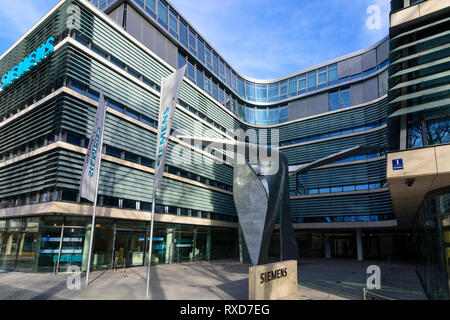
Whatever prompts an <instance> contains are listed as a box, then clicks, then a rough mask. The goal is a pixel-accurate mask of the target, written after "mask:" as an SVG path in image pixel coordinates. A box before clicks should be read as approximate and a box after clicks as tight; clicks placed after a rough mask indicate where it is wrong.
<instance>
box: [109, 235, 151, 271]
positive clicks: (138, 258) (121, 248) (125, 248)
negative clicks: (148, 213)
mask: <svg viewBox="0 0 450 320" xmlns="http://www.w3.org/2000/svg"><path fill="white" fill-rule="evenodd" d="M114 250H115V252H114V262H115V265H116V267H138V266H143V265H144V255H145V232H136V231H117V232H116V241H115V248H114Z"/></svg>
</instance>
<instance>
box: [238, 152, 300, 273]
mask: <svg viewBox="0 0 450 320" xmlns="http://www.w3.org/2000/svg"><path fill="white" fill-rule="evenodd" d="M271 152H272V156H274V153H275V152H277V153H278V155H276V156H275V157H273V158H275V159H276V158H277V157H278V161H279V163H278V171H277V172H276V173H275V174H270V175H266V174H264V166H263V165H260V164H254V165H252V164H249V163H246V164H237V163H236V161H235V163H234V179H233V196H234V203H235V205H236V210H237V213H238V216H239V224H240V226H241V229H242V233H243V236H244V239H245V243H246V245H247V249H248V253H249V256H250V260H251V263H252V264H253V265H259V264H264V263H267V261H268V254H269V245H270V240H271V237H272V232H273V230H274V227H275V223H276V220H277V213H278V212H280V254H281V261H286V260H298V258H299V256H298V247H297V241H296V239H295V234H294V227H293V225H292V222H291V218H290V214H289V176H288V162H287V159H286V157H285V156H284V155H283V154H281V153H279V152H278V151H276V150H271Z"/></svg>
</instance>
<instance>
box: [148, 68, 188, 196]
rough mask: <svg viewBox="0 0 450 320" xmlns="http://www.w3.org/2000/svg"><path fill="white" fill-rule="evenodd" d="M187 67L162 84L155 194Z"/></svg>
mask: <svg viewBox="0 0 450 320" xmlns="http://www.w3.org/2000/svg"><path fill="white" fill-rule="evenodd" d="M185 72H186V65H185V66H183V67H181V68H180V69H178V70H177V71H176V72H175V73H174V74H172V75H170V76H168V77H167V78H163V79H162V82H161V99H160V101H159V120H158V137H157V139H156V158H155V159H156V166H155V176H154V179H155V180H154V184H153V194H155V192H156V190H158V189H159V187H160V186H161V181H162V177H163V172H164V162H165V160H166V149H167V145H168V143H169V135H170V128H171V126H172V118H173V116H174V114H175V108H176V104H177V101H178V94H179V93H180V88H181V83H182V81H183V76H184V73H185Z"/></svg>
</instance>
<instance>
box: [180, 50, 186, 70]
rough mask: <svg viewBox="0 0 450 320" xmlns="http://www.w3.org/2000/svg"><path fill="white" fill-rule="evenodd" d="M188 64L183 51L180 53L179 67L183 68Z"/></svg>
mask: <svg viewBox="0 0 450 320" xmlns="http://www.w3.org/2000/svg"><path fill="white" fill-rule="evenodd" d="M185 64H186V57H185V56H183V55H182V54H181V53H178V68H181V67H182V66H184V65H185Z"/></svg>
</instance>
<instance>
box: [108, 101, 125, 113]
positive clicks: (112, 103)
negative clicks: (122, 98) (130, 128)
mask: <svg viewBox="0 0 450 320" xmlns="http://www.w3.org/2000/svg"><path fill="white" fill-rule="evenodd" d="M108 107H110V108H112V109H114V110H117V111H119V112H123V111H124V108H123V106H122V105H121V104H120V103H118V102H116V101H114V100H112V99H108Z"/></svg>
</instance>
